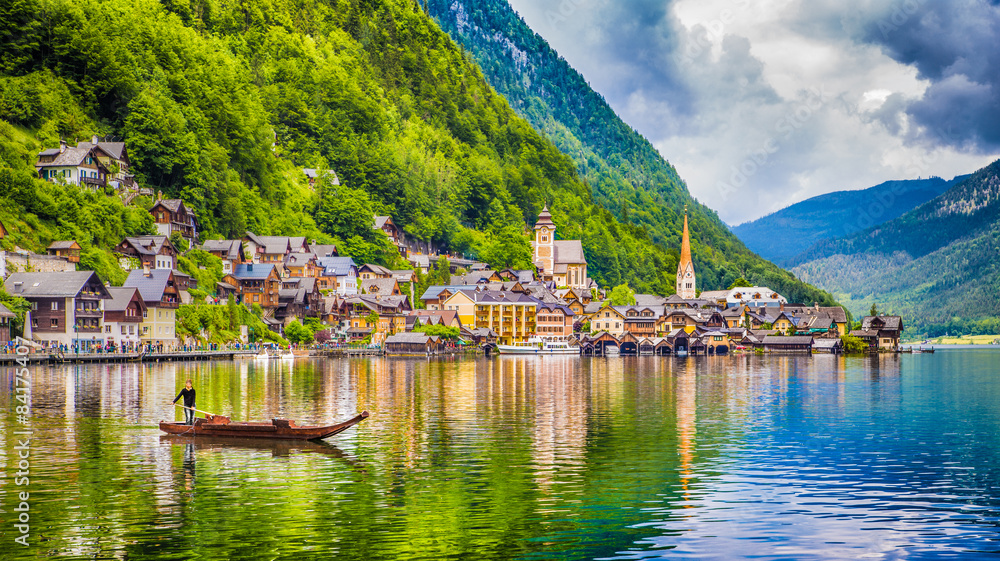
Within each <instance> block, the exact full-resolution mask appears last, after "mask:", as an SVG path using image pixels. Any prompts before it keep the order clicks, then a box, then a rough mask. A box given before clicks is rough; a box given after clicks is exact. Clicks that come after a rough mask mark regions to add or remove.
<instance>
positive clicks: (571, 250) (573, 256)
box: [553, 240, 587, 265]
mask: <svg viewBox="0 0 1000 561" xmlns="http://www.w3.org/2000/svg"><path fill="white" fill-rule="evenodd" d="M554 245H555V249H556V256H555V260H554V261H553V263H554V264H557V265H572V264H576V263H586V262H587V258H586V257H584V255H583V244H582V243H581V242H580V240H556V241H555V244H554Z"/></svg>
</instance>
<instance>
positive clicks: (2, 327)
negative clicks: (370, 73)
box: [0, 304, 17, 344]
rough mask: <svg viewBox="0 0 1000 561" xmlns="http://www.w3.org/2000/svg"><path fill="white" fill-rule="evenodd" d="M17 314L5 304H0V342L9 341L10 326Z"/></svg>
mask: <svg viewBox="0 0 1000 561" xmlns="http://www.w3.org/2000/svg"><path fill="white" fill-rule="evenodd" d="M16 317H17V316H16V315H14V312H12V311H10V310H8V309H7V306H4V305H3V304H0V344H6V343H7V342H8V341H10V327H11V324H12V323H13V322H14V319H15V318H16Z"/></svg>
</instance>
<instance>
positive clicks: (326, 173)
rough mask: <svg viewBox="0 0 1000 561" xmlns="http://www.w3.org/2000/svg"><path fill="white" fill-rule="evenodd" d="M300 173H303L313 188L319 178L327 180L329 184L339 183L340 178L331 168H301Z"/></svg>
mask: <svg viewBox="0 0 1000 561" xmlns="http://www.w3.org/2000/svg"><path fill="white" fill-rule="evenodd" d="M302 173H303V174H305V176H306V181H308V182H309V186H310V187H313V188H315V187H316V182H317V181H319V180H321V179H326V180H328V181H329V182H330V185H340V178H339V177H337V172H335V171H333V170H332V169H315V168H303V169H302Z"/></svg>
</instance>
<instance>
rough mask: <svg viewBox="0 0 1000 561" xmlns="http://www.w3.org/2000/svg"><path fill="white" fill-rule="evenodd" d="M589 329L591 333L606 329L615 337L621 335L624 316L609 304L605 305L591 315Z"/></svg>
mask: <svg viewBox="0 0 1000 561" xmlns="http://www.w3.org/2000/svg"><path fill="white" fill-rule="evenodd" d="M590 331H591V332H592V333H599V332H601V331H606V332H608V333H610V334H612V335H614V336H615V337H621V336H622V334H624V333H625V316H623V315H622V313H621V312H619V311H618V310H616V309H614V308H612V307H611V306H605V307H603V308H601V311H599V312H597V313H596V314H594V315H593V316H591V318H590Z"/></svg>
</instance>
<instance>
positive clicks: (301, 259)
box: [285, 252, 319, 278]
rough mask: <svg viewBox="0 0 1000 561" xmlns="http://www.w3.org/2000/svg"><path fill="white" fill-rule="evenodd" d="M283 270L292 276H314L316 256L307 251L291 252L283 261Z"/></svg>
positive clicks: (316, 270) (315, 273)
mask: <svg viewBox="0 0 1000 561" xmlns="http://www.w3.org/2000/svg"><path fill="white" fill-rule="evenodd" d="M285 271H287V273H288V277H292V278H316V275H317V274H318V272H319V271H318V268H317V265H316V256H315V255H314V254H313V253H311V252H309V253H291V254H289V255H288V259H287V260H286V261H285Z"/></svg>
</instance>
